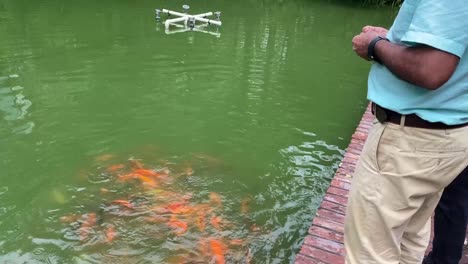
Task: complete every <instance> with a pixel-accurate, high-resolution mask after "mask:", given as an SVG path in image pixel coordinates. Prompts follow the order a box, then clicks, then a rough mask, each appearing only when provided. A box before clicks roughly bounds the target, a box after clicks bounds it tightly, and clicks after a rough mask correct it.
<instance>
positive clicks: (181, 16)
mask: <svg viewBox="0 0 468 264" xmlns="http://www.w3.org/2000/svg"><path fill="white" fill-rule="evenodd" d="M182 8H183V9H184V13H180V12H176V11H171V10H167V9H163V10H160V9H156V10H155V11H156V20H160V19H161V13H164V14H167V15H168V16H177V18H172V19H167V20H166V21H165V22H164V25H165V27H166V34H173V33H180V32H187V31H197V32H203V33H208V34H212V35H215V36H217V37H219V36H220V33H218V32H210V31H207V30H204V29H205V28H206V27H207V26H210V25H216V26H221V24H222V23H221V21H220V16H221V12H219V11H218V12H214V13H213V12H207V13H203V14H198V15H190V14H188V10H189V9H190V6H188V5H183V6H182ZM212 15H215V16H216V20H212V19H208V18H207V17H209V16H212ZM197 21H198V22H201V23H202V24H198V25H197V24H196V22H197ZM181 22H183V24H178V23H181ZM170 26H174V27H176V28H178V29H177V30H172V31H170V30H169V28H170Z"/></svg>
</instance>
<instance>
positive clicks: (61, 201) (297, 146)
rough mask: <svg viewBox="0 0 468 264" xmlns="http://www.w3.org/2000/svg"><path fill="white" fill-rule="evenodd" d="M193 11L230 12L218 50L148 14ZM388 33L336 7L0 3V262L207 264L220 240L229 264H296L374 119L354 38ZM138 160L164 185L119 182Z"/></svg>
mask: <svg viewBox="0 0 468 264" xmlns="http://www.w3.org/2000/svg"><path fill="white" fill-rule="evenodd" d="M185 3H187V4H190V5H191V10H190V12H192V13H202V12H207V11H217V10H220V11H222V16H221V20H222V22H223V26H222V27H221V28H219V29H217V28H216V27H211V28H210V29H209V30H210V31H211V32H214V33H217V34H220V35H219V36H215V35H210V34H204V33H200V32H186V33H178V34H166V33H165V30H164V26H163V25H161V24H159V23H157V22H156V21H155V19H154V9H155V8H168V9H173V10H180V9H181V6H182V4H185ZM163 18H164V17H163ZM391 18H392V12H389V11H385V10H373V9H364V8H357V7H352V6H347V5H343V4H340V3H337V2H330V1H306V0H297V1H253V0H251V1H224V0H223V1H208V0H202V1H189V2H182V1H179V0H177V1H162V0H160V1H148V0H140V1H126V0H114V1H109V0H104V1H90V0H84V1H83V0H82V1H75V0H71V1H53V0H40V1H26V0H15V1H13V0H2V1H0V36H1V38H0V261H1V262H6V263H22V262H26V263H33V262H39V263H106V262H107V261H112V262H114V263H184V262H187V259H190V260H191V261H192V263H193V262H200V263H203V262H204V263H209V262H210V261H211V262H213V263H215V262H216V261H217V260H216V258H215V257H214V255H216V254H214V253H213V252H212V251H213V248H212V247H210V245H211V244H210V243H212V241H219V242H220V243H222V244H223V245H225V246H226V254H225V256H224V257H225V259H226V260H227V262H228V263H242V262H244V263H245V262H246V261H247V259H251V263H286V262H291V261H293V259H294V255H295V253H296V252H297V251H298V250H299V247H300V245H301V242H302V239H303V237H304V235H305V234H306V233H307V229H308V227H309V224H310V222H311V220H312V218H313V216H314V212H315V209H316V207H317V205H318V204H319V202H320V199H321V197H322V195H323V193H324V192H325V190H326V188H327V186H328V184H329V181H330V179H331V177H332V176H333V172H334V170H335V169H336V168H337V166H338V164H339V162H340V160H341V158H342V155H343V153H344V148H345V147H346V145H347V143H348V138H349V136H350V135H351V133H352V132H353V131H354V128H355V126H356V124H357V122H358V120H359V118H360V116H361V114H362V112H363V110H364V108H365V106H366V101H365V93H366V87H365V85H366V75H367V71H368V67H369V65H368V64H366V63H364V62H362V61H361V60H359V59H358V58H357V57H356V56H355V55H354V54H353V52H352V50H351V48H350V47H351V43H350V40H351V38H352V37H353V35H354V34H356V32H359V30H360V28H361V27H362V26H363V25H364V24H378V25H388V24H389V22H390V21H391ZM136 161H137V162H139V164H141V167H142V168H144V169H147V170H151V171H153V172H157V173H158V174H164V175H165V174H168V175H166V176H164V177H161V176H160V175H159V176H158V177H159V178H158V179H157V180H155V182H154V183H151V182H150V183H148V182H146V183H145V182H144V178H142V177H140V178H133V179H131V180H128V181H122V180H121V178H119V176H122V175H126V174H128V173H131V172H132V171H133V170H135V169H138V167H139V166H138V165H135V162H136ZM119 164H121V168H120V169H115V168H117V167H111V166H116V165H119ZM112 168H114V169H115V170H114V169H112ZM140 169H141V168H140ZM119 179H120V180H119ZM213 197H214V198H213ZM115 200H126V201H128V202H129V203H130V206H129V205H127V206H125V205H122V204H119V203H116V202H113V201H115ZM181 204H182V205H183V206H184V207H179V206H182V205H181ZM168 208H169V209H168ZM175 208H184V209H183V210H182V209H175ZM171 210H172V211H171ZM199 212H205V214H206V215H205V216H203V217H202V218H203V219H204V221H205V222H206V227H205V228H202V227H200V226H197V220H196V216H198V213H199ZM93 215H95V216H96V221H95V223H92V224H90V223H89V222H90V216H93ZM174 217H176V218H177V219H175V218H174ZM213 219H214V220H213ZM220 219H221V220H220ZM217 220H220V222H221V224H220V227H219V228H217V227H216V223H215V224H213V222H216V221H217ZM171 221H172V222H171ZM176 221H179V222H185V223H187V224H188V226H189V227H188V230H187V231H186V232H185V233H183V234H180V233H182V232H181V230H180V227H177V224H174V223H175V222H176ZM91 222H93V221H91ZM170 223H172V224H170ZM87 224H89V225H90V227H89V228H87V226H86V225H87ZM171 225H172V226H171ZM174 225H175V226H174ZM112 229H113V230H115V233H116V236H115V238H113V239H108V237H107V236H106V234H108V233H109V230H112ZM202 229H203V230H202ZM84 230H85V231H84ZM203 251H205V252H203ZM188 262H190V261H188ZM188 262H187V263H188Z"/></svg>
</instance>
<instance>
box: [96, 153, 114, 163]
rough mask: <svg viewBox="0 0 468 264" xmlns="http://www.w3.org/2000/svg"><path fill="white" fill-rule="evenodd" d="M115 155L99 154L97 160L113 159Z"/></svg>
mask: <svg viewBox="0 0 468 264" xmlns="http://www.w3.org/2000/svg"><path fill="white" fill-rule="evenodd" d="M113 157H114V155H112V154H102V155H100V156H97V157H96V158H95V161H108V160H110V159H112V158H113Z"/></svg>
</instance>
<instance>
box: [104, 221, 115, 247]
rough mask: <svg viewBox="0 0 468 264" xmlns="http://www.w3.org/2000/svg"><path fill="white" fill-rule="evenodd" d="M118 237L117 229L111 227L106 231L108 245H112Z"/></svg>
mask: <svg viewBox="0 0 468 264" xmlns="http://www.w3.org/2000/svg"><path fill="white" fill-rule="evenodd" d="M116 236H117V232H116V231H115V228H114V226H113V225H111V226H109V227H108V228H107V229H106V242H107V243H112V241H113V240H114V238H115V237H116Z"/></svg>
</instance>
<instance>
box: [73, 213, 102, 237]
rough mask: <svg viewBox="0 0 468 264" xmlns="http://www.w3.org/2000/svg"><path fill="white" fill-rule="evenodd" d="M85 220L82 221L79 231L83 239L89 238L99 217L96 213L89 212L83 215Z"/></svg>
mask: <svg viewBox="0 0 468 264" xmlns="http://www.w3.org/2000/svg"><path fill="white" fill-rule="evenodd" d="M82 218H83V222H82V223H81V226H80V228H79V229H78V232H79V234H80V240H81V241H83V240H85V239H86V238H88V235H89V232H90V231H91V230H92V227H93V226H95V225H96V222H97V218H96V213H89V214H85V215H83V216H82Z"/></svg>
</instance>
